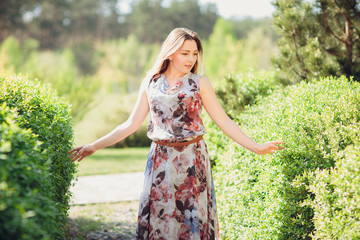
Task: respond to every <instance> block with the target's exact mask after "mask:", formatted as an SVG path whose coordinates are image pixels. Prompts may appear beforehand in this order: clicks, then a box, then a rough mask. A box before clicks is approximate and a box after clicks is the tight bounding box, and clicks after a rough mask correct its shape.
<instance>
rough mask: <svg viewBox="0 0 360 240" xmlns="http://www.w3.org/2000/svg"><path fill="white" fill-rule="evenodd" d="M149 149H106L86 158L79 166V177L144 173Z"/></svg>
mask: <svg viewBox="0 0 360 240" xmlns="http://www.w3.org/2000/svg"><path fill="white" fill-rule="evenodd" d="M148 152H149V148H148V147H144V148H122V149H110V148H105V149H101V150H99V151H97V152H96V153H95V154H93V155H91V156H89V157H87V158H84V159H83V160H82V161H81V162H80V163H79V166H78V175H79V176H88V175H99V174H116V173H127V172H143V171H144V170H145V166H146V161H147V155H148Z"/></svg>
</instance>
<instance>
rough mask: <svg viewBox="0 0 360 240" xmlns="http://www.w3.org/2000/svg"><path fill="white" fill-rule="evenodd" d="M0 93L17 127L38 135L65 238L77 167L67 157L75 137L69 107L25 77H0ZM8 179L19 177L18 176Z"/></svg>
mask: <svg viewBox="0 0 360 240" xmlns="http://www.w3.org/2000/svg"><path fill="white" fill-rule="evenodd" d="M0 92H1V94H0V104H2V103H6V104H7V106H9V107H10V108H11V109H15V111H16V113H17V117H16V124H17V125H18V126H19V127H20V128H22V129H31V131H32V132H33V133H34V134H36V135H38V137H37V139H38V140H39V141H40V142H41V145H40V147H39V148H40V150H41V151H42V152H43V154H44V155H45V159H44V160H41V164H43V165H47V164H49V170H50V173H49V174H50V180H49V181H50V183H49V184H50V185H51V187H50V188H48V189H47V191H49V192H50V193H49V194H50V196H51V200H52V201H54V202H55V203H56V204H54V205H53V206H54V207H55V208H56V214H55V216H54V217H55V220H56V221H55V224H56V236H57V238H59V239H61V238H64V226H65V223H66V217H67V211H68V210H69V199H70V192H69V187H70V184H71V181H72V179H73V176H74V173H75V165H74V164H73V163H72V162H71V161H70V160H69V159H68V156H67V152H68V151H69V150H70V149H71V147H72V134H73V132H72V126H71V117H70V113H69V107H68V105H67V104H66V103H65V102H64V101H63V100H61V99H59V98H57V97H56V93H55V92H54V91H52V90H51V89H49V88H47V87H45V86H42V85H41V84H40V83H38V82H36V81H30V80H28V79H27V78H26V77H23V76H0ZM39 171H40V170H39ZM9 177H10V178H16V177H17V175H12V176H9ZM43 181H48V180H47V179H46V178H45V179H44V180H43ZM50 223H51V221H50ZM53 227H54V226H53Z"/></svg>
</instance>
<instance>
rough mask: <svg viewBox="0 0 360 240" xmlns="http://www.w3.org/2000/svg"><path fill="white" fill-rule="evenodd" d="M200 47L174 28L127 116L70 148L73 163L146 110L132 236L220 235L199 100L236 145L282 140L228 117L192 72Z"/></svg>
mask: <svg viewBox="0 0 360 240" xmlns="http://www.w3.org/2000/svg"><path fill="white" fill-rule="evenodd" d="M202 52H203V49H202V46H201V42H200V39H199V37H198V35H197V33H195V32H193V31H191V30H189V29H185V28H176V29H174V30H173V31H172V32H171V33H170V34H169V36H168V37H167V39H166V40H165V42H164V43H163V45H162V48H161V51H160V54H159V56H158V59H157V61H156V63H155V64H154V66H153V67H152V69H151V70H150V71H149V73H148V74H147V76H146V77H145V78H144V80H143V82H142V85H141V87H140V92H139V96H138V99H137V102H136V104H135V107H134V109H133V111H132V113H131V115H130V117H129V119H128V120H127V121H126V122H125V123H123V124H121V125H120V126H118V127H117V128H115V129H114V130H113V131H112V132H111V133H109V134H108V135H106V136H104V137H102V138H100V139H99V140H97V141H95V142H93V143H91V144H89V145H85V146H80V147H77V148H74V149H73V150H71V151H70V152H69V153H70V154H71V153H72V155H71V156H70V158H71V159H72V161H81V160H82V159H83V158H84V157H86V156H89V155H91V154H93V153H94V152H96V151H97V150H98V149H101V148H104V147H107V146H109V145H112V144H115V143H116V142H118V141H121V140H122V139H124V138H125V137H127V136H128V135H130V134H131V133H133V132H134V131H136V130H137V129H138V128H139V127H140V125H141V124H142V122H143V121H144V120H145V118H146V116H147V115H148V113H149V112H150V123H149V130H148V134H147V135H148V137H149V138H150V139H152V140H153V143H152V144H151V147H150V152H149V157H148V162H147V166H146V170H145V182H144V188H143V193H142V196H141V199H140V206H139V215H138V226H137V230H136V239H166V240H169V239H219V227H218V221H217V212H216V203H215V191H214V184H213V179H212V173H211V165H210V160H209V155H208V151H207V146H206V143H205V141H204V139H202V136H203V135H204V134H205V132H206V131H205V128H204V126H203V123H202V120H201V111H202V106H204V107H205V109H206V111H207V113H208V114H209V116H210V117H211V119H212V120H213V121H214V122H215V123H216V124H217V125H218V126H219V127H220V128H221V130H222V131H224V133H226V134H227V135H228V136H229V137H230V138H232V139H233V140H235V141H236V142H237V143H239V144H240V145H242V146H243V147H245V148H247V149H249V150H250V151H253V152H255V153H257V154H267V153H274V152H275V151H276V150H279V149H280V148H279V147H278V144H283V142H281V141H272V142H267V143H264V144H258V143H256V142H255V141H253V140H252V139H251V138H250V137H248V136H247V135H245V134H244V132H243V131H242V130H241V129H240V128H239V127H238V126H237V124H236V123H235V122H233V121H232V120H231V119H230V118H229V117H228V116H227V115H226V113H225V112H224V110H223V108H222V107H221V105H220V104H219V102H218V101H217V99H216V96H215V92H214V89H213V88H212V86H211V84H210V82H209V80H208V79H206V78H205V77H204V76H200V75H198V74H196V73H197V69H198V66H199V59H200V60H201V58H202Z"/></svg>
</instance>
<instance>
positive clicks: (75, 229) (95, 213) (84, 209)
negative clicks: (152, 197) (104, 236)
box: [67, 201, 139, 240]
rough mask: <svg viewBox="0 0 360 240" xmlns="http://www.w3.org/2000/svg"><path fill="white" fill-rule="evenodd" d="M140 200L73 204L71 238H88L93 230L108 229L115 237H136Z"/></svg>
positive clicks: (70, 222) (69, 226) (69, 219)
mask: <svg viewBox="0 0 360 240" xmlns="http://www.w3.org/2000/svg"><path fill="white" fill-rule="evenodd" d="M138 207H139V201H124V202H121V203H100V204H88V205H76V206H71V208H70V211H69V218H68V227H67V229H68V234H69V239H71V240H73V239H74V240H75V239H77V240H80V239H88V238H87V237H86V235H88V234H89V233H91V232H97V231H105V230H106V231H108V232H111V233H115V234H117V235H118V238H115V239H124V240H125V239H134V237H135V230H136V224H137V213H138Z"/></svg>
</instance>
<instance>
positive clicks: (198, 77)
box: [189, 73, 209, 82]
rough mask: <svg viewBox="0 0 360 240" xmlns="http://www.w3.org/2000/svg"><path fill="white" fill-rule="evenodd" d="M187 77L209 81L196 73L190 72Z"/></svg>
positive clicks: (197, 80) (198, 80)
mask: <svg viewBox="0 0 360 240" xmlns="http://www.w3.org/2000/svg"><path fill="white" fill-rule="evenodd" d="M189 78H191V79H194V80H195V81H196V82H200V81H209V80H208V79H207V77H206V76H205V75H201V74H197V73H191V74H190V76H189Z"/></svg>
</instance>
